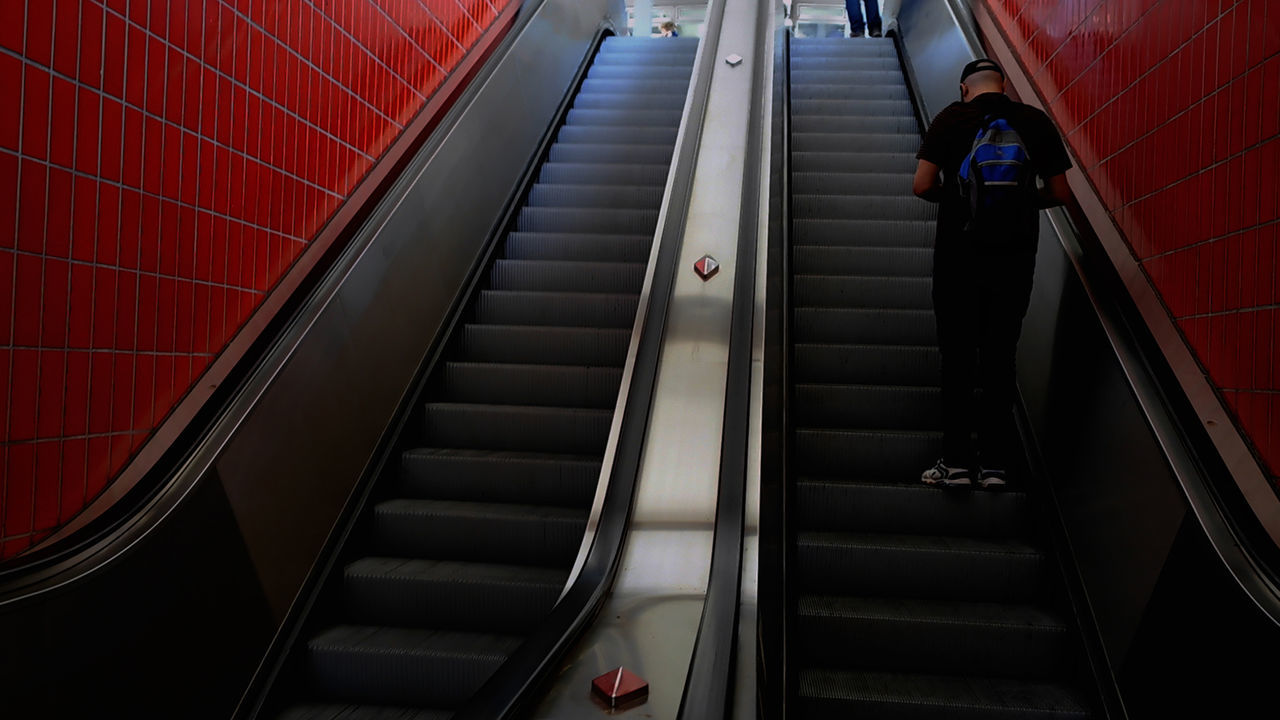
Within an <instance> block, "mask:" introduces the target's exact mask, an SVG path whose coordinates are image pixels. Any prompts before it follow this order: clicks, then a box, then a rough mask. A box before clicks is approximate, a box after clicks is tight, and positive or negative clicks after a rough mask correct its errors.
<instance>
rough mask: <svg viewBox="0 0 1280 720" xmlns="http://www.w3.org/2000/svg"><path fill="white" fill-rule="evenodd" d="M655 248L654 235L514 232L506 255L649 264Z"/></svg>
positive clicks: (513, 257)
mask: <svg viewBox="0 0 1280 720" xmlns="http://www.w3.org/2000/svg"><path fill="white" fill-rule="evenodd" d="M652 245H653V236H652V235H632V236H625V235H591V234H586V233H528V232H513V233H510V234H508V235H507V241H506V245H505V247H504V251H505V254H506V256H507V258H509V259H512V260H561V261H571V262H607V263H646V264H647V262H646V261H648V259H649V250H650V248H651V247H652Z"/></svg>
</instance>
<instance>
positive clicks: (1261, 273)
mask: <svg viewBox="0 0 1280 720" xmlns="http://www.w3.org/2000/svg"><path fill="white" fill-rule="evenodd" d="M983 2H984V4H985V5H986V6H987V7H988V8H989V9H990V10H991V11H992V15H993V17H994V18H996V21H997V23H999V24H1000V25H1001V26H1002V28H1003V31H1004V33H1005V35H1006V38H1007V39H1008V40H1009V41H1010V43H1011V45H1012V46H1013V48H1014V50H1015V52H1016V53H1017V54H1018V55H1019V56H1020V58H1021V60H1022V62H1023V64H1024V65H1025V66H1026V68H1027V69H1028V70H1029V71H1030V72H1031V73H1032V74H1033V75H1034V80H1035V82H1036V84H1037V86H1038V87H1039V89H1040V91H1041V95H1042V97H1043V98H1044V99H1045V101H1046V102H1047V103H1048V106H1049V110H1050V113H1051V114H1052V115H1053V117H1054V119H1055V120H1056V121H1057V122H1058V125H1059V127H1060V128H1061V129H1062V130H1063V132H1064V133H1065V134H1066V136H1067V139H1068V141H1069V142H1070V145H1071V147H1072V149H1073V150H1074V151H1075V153H1076V157H1078V158H1079V159H1080V161H1081V163H1082V165H1083V166H1084V167H1083V168H1082V169H1083V170H1084V171H1085V172H1086V174H1087V175H1088V176H1089V177H1090V179H1091V180H1092V182H1093V184H1094V186H1095V187H1096V188H1098V190H1099V192H1100V194H1101V195H1102V198H1103V201H1104V203H1105V204H1106V206H1107V208H1108V210H1109V211H1110V213H1111V215H1112V217H1113V218H1114V219H1115V221H1116V223H1117V225H1118V226H1119V227H1120V229H1121V230H1122V232H1123V233H1124V235H1125V236H1126V238H1127V240H1128V243H1129V246H1130V248H1131V249H1132V250H1133V253H1134V256H1135V257H1136V258H1137V259H1138V260H1139V261H1140V262H1141V264H1142V267H1143V269H1144V270H1145V271H1146V273H1147V275H1148V276H1149V277H1150V279H1151V281H1152V283H1153V284H1154V286H1155V287H1156V289H1157V291H1158V292H1159V293H1160V295H1161V296H1162V297H1163V299H1164V302H1165V305H1166V307H1167V308H1168V310H1169V313H1170V314H1171V315H1172V316H1173V317H1174V319H1175V320H1176V322H1177V324H1178V327H1179V328H1181V330H1182V333H1183V335H1184V336H1185V338H1186V340H1187V343H1188V345H1189V346H1190V347H1191V348H1192V350H1193V351H1194V352H1195V354H1196V355H1197V357H1198V358H1199V360H1200V362H1201V364H1202V365H1203V367H1204V369H1205V371H1206V372H1207V373H1208V376H1209V378H1210V380H1211V381H1212V382H1213V384H1214V385H1215V386H1216V387H1217V388H1218V390H1219V391H1220V392H1221V393H1222V397H1223V398H1224V399H1225V401H1226V403H1227V405H1228V406H1229V407H1230V408H1231V410H1232V411H1233V412H1234V413H1235V419H1236V422H1237V423H1238V425H1239V427H1240V429H1241V430H1242V431H1243V432H1244V433H1245V434H1246V435H1247V436H1248V437H1249V438H1250V439H1251V440H1252V442H1253V445H1254V448H1255V450H1256V452H1257V454H1258V455H1259V457H1260V458H1261V459H1262V460H1263V462H1264V464H1265V465H1266V466H1267V467H1268V468H1269V471H1270V474H1271V476H1272V479H1273V481H1275V480H1276V475H1277V471H1280V352H1278V351H1280V348H1277V336H1278V335H1280V282H1277V278H1276V274H1277V273H1276V262H1277V258H1278V257H1280V195H1278V194H1277V193H1280V182H1277V181H1278V180H1280V0H983ZM1278 485H1280V484H1278Z"/></svg>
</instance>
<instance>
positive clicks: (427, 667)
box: [307, 625, 520, 708]
mask: <svg viewBox="0 0 1280 720" xmlns="http://www.w3.org/2000/svg"><path fill="white" fill-rule="evenodd" d="M519 645H520V639H519V638H516V637H510V636H505V635H481V634H475V633H456V632H441V631H434V630H412V629H406V628H383V627H367V626H360V625H339V626H337V627H334V628H331V629H329V630H327V631H325V632H323V633H321V634H320V635H318V636H316V637H314V638H312V639H311V640H310V642H308V643H307V655H308V664H309V665H310V669H311V681H312V684H313V685H314V687H315V690H316V691H317V692H318V693H320V694H322V695H324V696H326V697H330V698H334V699H342V700H346V701H349V702H373V703H379V704H384V705H385V704H404V705H418V706H425V707H445V708H453V707H457V706H458V705H461V704H462V703H463V702H465V701H466V700H467V699H468V698H469V697H471V695H473V694H475V691H476V690H478V689H479V688H480V686H481V685H483V684H484V682H485V681H486V680H488V679H489V676H490V675H492V674H493V672H494V671H495V670H497V669H498V666H499V665H501V664H502V663H503V662H504V661H506V659H507V658H508V657H509V656H510V655H511V653H512V652H514V651H515V649H516V647H518V646H519Z"/></svg>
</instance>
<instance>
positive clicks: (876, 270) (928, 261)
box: [791, 246, 933, 277]
mask: <svg viewBox="0 0 1280 720" xmlns="http://www.w3.org/2000/svg"><path fill="white" fill-rule="evenodd" d="M791 263H792V272H795V273H797V274H801V275H883V276H892V277H930V276H932V275H933V251H932V250H929V249H925V248H884V247H819V246H808V247H806V246H797V247H795V248H793V249H792V251H791Z"/></svg>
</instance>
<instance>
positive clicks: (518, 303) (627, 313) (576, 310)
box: [476, 290, 640, 328]
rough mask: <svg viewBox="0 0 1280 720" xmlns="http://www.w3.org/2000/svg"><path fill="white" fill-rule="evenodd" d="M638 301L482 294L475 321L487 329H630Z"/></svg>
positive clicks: (632, 297) (628, 297)
mask: <svg viewBox="0 0 1280 720" xmlns="http://www.w3.org/2000/svg"><path fill="white" fill-rule="evenodd" d="M639 304H640V301H639V298H638V297H637V296H636V295H633V294H616V293H567V292H566V293H554V292H516V291H506V290H482V291H481V292H480V296H479V298H477V300H476V321H477V322H481V323H487V324H491V325H548V326H553V327H566V326H569V327H608V328H630V327H631V326H632V325H633V324H634V323H635V318H636V308H637V307H638V306H639Z"/></svg>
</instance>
